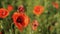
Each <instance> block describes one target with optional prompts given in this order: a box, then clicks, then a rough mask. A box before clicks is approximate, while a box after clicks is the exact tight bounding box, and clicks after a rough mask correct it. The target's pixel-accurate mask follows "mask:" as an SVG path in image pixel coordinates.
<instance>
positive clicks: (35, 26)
mask: <svg viewBox="0 0 60 34" xmlns="http://www.w3.org/2000/svg"><path fill="white" fill-rule="evenodd" d="M37 27H38V21H37V20H34V21H33V22H32V29H33V30H37Z"/></svg>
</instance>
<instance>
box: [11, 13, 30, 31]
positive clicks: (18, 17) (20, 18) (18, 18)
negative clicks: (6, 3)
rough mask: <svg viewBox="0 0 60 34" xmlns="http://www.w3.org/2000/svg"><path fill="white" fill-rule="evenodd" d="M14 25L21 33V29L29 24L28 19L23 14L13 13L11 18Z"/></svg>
mask: <svg viewBox="0 0 60 34" xmlns="http://www.w3.org/2000/svg"><path fill="white" fill-rule="evenodd" d="M12 18H13V21H14V24H15V25H16V26H17V28H18V29H19V30H20V31H22V30H23V28H25V27H27V25H28V23H29V18H28V16H27V15H26V14H24V13H18V12H15V13H14V14H13V16H12Z"/></svg>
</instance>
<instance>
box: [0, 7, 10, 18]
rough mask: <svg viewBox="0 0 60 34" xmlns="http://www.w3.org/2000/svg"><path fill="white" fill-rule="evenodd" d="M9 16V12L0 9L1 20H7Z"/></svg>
mask: <svg viewBox="0 0 60 34" xmlns="http://www.w3.org/2000/svg"><path fill="white" fill-rule="evenodd" d="M8 15H9V12H8V10H6V9H4V8H0V18H6V17H7V16H8Z"/></svg>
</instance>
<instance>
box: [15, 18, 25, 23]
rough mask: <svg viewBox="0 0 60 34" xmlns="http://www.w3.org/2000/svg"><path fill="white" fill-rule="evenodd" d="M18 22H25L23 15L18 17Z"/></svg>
mask: <svg viewBox="0 0 60 34" xmlns="http://www.w3.org/2000/svg"><path fill="white" fill-rule="evenodd" d="M16 22H17V23H23V22H24V19H23V17H18V18H17V20H16Z"/></svg>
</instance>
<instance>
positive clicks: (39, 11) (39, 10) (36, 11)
mask: <svg viewBox="0 0 60 34" xmlns="http://www.w3.org/2000/svg"><path fill="white" fill-rule="evenodd" d="M43 11H44V7H43V6H34V10H33V13H34V14H35V15H41V14H42V13H43Z"/></svg>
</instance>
